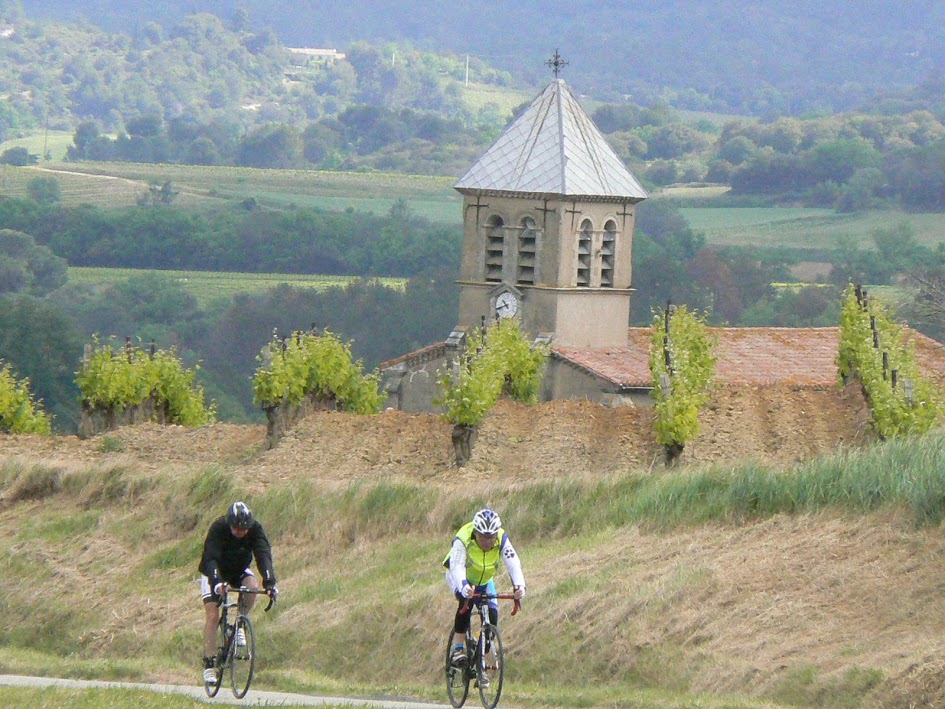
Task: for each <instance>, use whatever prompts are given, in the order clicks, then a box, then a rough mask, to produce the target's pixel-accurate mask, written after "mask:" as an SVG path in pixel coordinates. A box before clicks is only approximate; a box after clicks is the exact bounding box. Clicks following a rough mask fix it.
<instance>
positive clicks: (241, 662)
mask: <svg viewBox="0 0 945 709" xmlns="http://www.w3.org/2000/svg"><path fill="white" fill-rule="evenodd" d="M230 591H233V592H234V593H238V594H239V598H238V599H237V600H236V601H228V600H227V594H228V593H229V592H230ZM250 593H265V594H266V595H268V596H269V605H267V606H266V610H267V611H268V610H269V609H270V608H272V604H273V603H274V602H275V598H274V597H273V595H272V593H270V592H269V591H267V590H263V589H260V588H246V587H245V586H240V587H239V588H224V590H223V603H221V604H220V622H219V624H218V625H217V654H216V663H215V664H214V669H215V670H216V681H215V682H204V689H206V690H207V696H209V697H215V696H217V692H219V691H220V687H221V686H222V684H223V675H224V673H225V672H226V671H227V670H229V673H230V684H231V686H232V688H233V695H234V696H235V697H236V698H237V699H242V698H243V697H245V696H246V693H247V692H248V691H249V685H250V683H251V682H252V681H253V671H254V670H255V668H256V636H255V635H254V634H253V623H252V621H251V620H250V619H249V616H248V615H247V614H246V613H247V609H246V600H247V596H248V594H250ZM231 610H232V611H233V612H234V613H235V614H236V617H235V618H234V619H233V621H232V622H230V620H229V614H230V611H231ZM241 630H242V631H243V638H244V639H245V642H242V643H241V642H238V640H237V639H238V638H239V636H240V631H241Z"/></svg>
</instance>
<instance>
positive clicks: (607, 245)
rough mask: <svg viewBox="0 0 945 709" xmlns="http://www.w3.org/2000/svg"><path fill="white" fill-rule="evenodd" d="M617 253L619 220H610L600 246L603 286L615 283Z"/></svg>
mask: <svg viewBox="0 0 945 709" xmlns="http://www.w3.org/2000/svg"><path fill="white" fill-rule="evenodd" d="M616 254H617V222H615V221H614V220H613V219H610V220H608V222H607V223H606V224H605V225H604V237H603V239H602V241H601V248H600V284H601V287H603V288H612V287H613V285H614V258H615V256H616Z"/></svg>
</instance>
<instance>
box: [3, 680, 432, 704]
mask: <svg viewBox="0 0 945 709" xmlns="http://www.w3.org/2000/svg"><path fill="white" fill-rule="evenodd" d="M0 685H4V686H8V687H62V688H64V689H97V688H121V689H143V690H147V691H149V692H160V693H161V694H183V695H184V696H187V697H191V698H193V699H201V700H203V701H205V702H206V703H208V704H240V705H245V706H257V707H260V706H262V707H284V706H300V707H322V706H336V707H342V706H347V707H376V708H377V709H439V708H440V707H441V706H442V705H439V704H432V703H423V702H405V701H397V700H392V699H383V698H381V699H354V698H351V697H325V696H316V695H312V694H289V693H287V692H261V691H257V690H255V689H251V690H249V692H248V693H247V694H246V696H245V697H244V698H243V699H237V698H236V697H234V696H233V694H232V692H230V691H229V688H228V687H225V686H224V687H221V688H220V693H219V694H218V695H217V696H216V697H215V698H214V699H210V698H209V697H207V695H206V693H205V692H204V690H203V687H199V686H196V685H194V686H186V685H180V684H141V683H137V682H104V681H100V680H84V679H56V678H53V677H24V676H22V675H0Z"/></svg>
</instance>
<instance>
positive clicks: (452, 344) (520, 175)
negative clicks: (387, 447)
mask: <svg viewBox="0 0 945 709" xmlns="http://www.w3.org/2000/svg"><path fill="white" fill-rule="evenodd" d="M455 188H456V190H457V191H458V192H459V193H460V194H462V195H463V252H462V264H461V271H460V278H459V281H458V282H459V285H460V309H459V322H458V324H457V326H456V328H455V329H454V331H453V332H452V333H451V334H450V336H449V337H448V338H447V340H445V341H444V342H442V343H438V344H435V345H431V346H430V347H427V348H424V349H423V350H420V351H419V352H415V353H412V354H410V355H406V356H404V357H401V358H398V359H396V360H391V361H389V362H385V363H384V364H382V365H381V369H382V372H383V374H384V377H385V382H386V385H387V388H388V392H389V393H390V395H391V401H390V405H392V406H395V407H396V408H402V409H406V410H428V409H429V408H430V404H429V403H428V402H429V401H430V400H431V399H432V395H433V394H434V393H435V376H436V371H437V370H438V369H441V368H443V367H444V366H447V365H448V363H449V361H451V360H452V358H454V357H455V356H456V354H457V350H458V348H461V347H462V346H463V345H464V341H465V335H466V333H468V332H470V331H471V330H472V329H473V328H476V327H484V326H487V325H488V324H489V323H490V322H492V321H493V320H494V319H495V318H505V317H516V318H518V319H519V320H520V321H521V323H522V328H523V330H524V331H525V332H526V333H527V334H528V335H529V336H531V337H532V338H536V339H542V340H544V341H546V342H548V343H550V344H551V345H552V346H553V347H555V348H567V349H570V350H574V351H583V350H588V349H600V348H616V349H622V348H625V347H626V346H627V340H628V324H629V320H630V300H631V294H632V292H633V289H632V287H631V280H632V267H631V263H632V254H633V224H634V213H635V207H636V205H637V204H639V203H640V202H641V201H642V200H644V199H646V196H647V195H646V191H645V190H644V189H643V187H641V186H640V183H639V182H638V181H637V180H636V178H634V176H633V175H631V174H630V172H629V171H628V170H627V168H626V167H625V166H624V164H623V162H622V161H621V160H620V158H619V157H617V155H616V154H615V153H614V151H613V150H612V149H611V147H610V146H609V145H608V144H607V142H606V140H605V139H604V137H603V135H601V133H600V131H599V130H598V129H597V127H596V126H595V125H594V122H593V121H592V120H591V119H590V117H589V116H588V115H587V114H586V113H585V112H584V110H583V109H582V108H581V106H580V104H579V103H578V101H577V99H576V98H575V96H574V95H573V94H572V93H571V90H570V89H569V88H568V86H567V84H566V83H565V82H564V80H563V79H560V78H555V79H553V80H552V81H551V83H550V84H548V86H547V87H546V88H545V90H544V91H543V92H542V93H541V94H540V95H539V96H538V97H537V98H536V99H535V100H534V101H533V102H532V103H531V105H530V106H529V107H528V108H527V109H526V110H525V111H524V112H523V113H522V114H521V115H520V116H519V117H518V118H517V119H516V120H515V121H514V122H513V123H512V124H511V125H510V126H509V127H508V128H507V129H506V130H505V132H504V133H503V134H502V135H501V136H500V137H499V139H498V140H497V141H496V142H495V143H494V144H493V145H492V147H490V148H489V149H488V150H487V151H486V153H485V154H484V155H482V157H480V158H479V160H478V161H477V162H476V163H475V164H474V165H473V166H472V167H471V168H470V169H469V171H468V172H467V173H466V174H465V175H464V176H463V177H462V178H461V179H460V180H459V182H457V183H456V185H455ZM559 364H560V366H558V365H559ZM643 364H644V367H645V366H646V362H644V363H643ZM582 369H583V368H582V367H581V366H580V365H578V364H576V363H574V362H570V361H569V360H567V359H566V358H564V359H561V358H554V357H553V358H552V361H551V362H549V367H548V370H547V371H546V375H545V387H544V389H545V391H543V393H542V398H544V399H556V398H566V397H568V396H580V397H582V398H585V397H589V398H592V399H600V398H608V397H607V396H605V394H612V393H613V392H607V391H602V390H601V386H600V382H598V381H596V380H597V378H598V377H597V376H596V375H595V374H594V373H593V372H585V373H584V374H583V375H582V374H581V371H580V370H582ZM588 378H589V379H588ZM584 380H588V381H584ZM606 388H607V387H605V389H606ZM610 398H612V397H610Z"/></svg>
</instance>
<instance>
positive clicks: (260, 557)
mask: <svg viewBox="0 0 945 709" xmlns="http://www.w3.org/2000/svg"><path fill="white" fill-rule="evenodd" d="M254 557H255V559H256V567H257V568H258V569H259V573H260V574H262V578H263V588H264V589H266V590H267V591H268V592H269V595H270V596H271V597H272V599H273V600H275V598H276V595H277V594H278V591H277V589H276V573H275V571H274V570H273V568H272V547H271V546H270V544H269V539H267V538H266V532H265V530H263V526H262V525H261V524H260V523H259V522H258V521H257V520H255V519H253V513H252V512H251V511H250V509H249V507H247V506H246V504H245V503H243V502H234V503H233V504H232V505H231V506H230V508H229V510H227V513H226V514H225V515H224V516H223V517H219V518H217V519H216V520H214V521H213V524H211V525H210V530H209V531H208V532H207V538H206V539H205V540H204V543H203V556H201V557H200V573H201V577H200V595H201V597H202V598H203V607H204V610H205V611H206V615H207V622H206V625H204V630H203V638H204V654H203V667H204V673H203V674H204V681H207V682H214V681H216V680H215V675H214V672H213V666H214V662H215V661H216V658H215V651H216V631H217V624H218V623H219V622H220V608H219V605H220V603H222V602H223V590H224V584H226V585H227V586H229V587H231V588H236V587H239V586H246V587H247V588H259V582H258V581H257V580H256V577H255V576H254V575H253V572H252V571H250V568H249V567H250V564H252V562H253V558H254ZM255 600H256V597H255V596H254V595H252V594H247V595H246V606H247V611H248V610H249V609H250V608H252V607H253V603H254V602H255ZM239 640H240V638H239V637H237V642H239ZM243 642H244V643H245V642H246V641H245V639H244V640H243ZM208 678H209V679H208Z"/></svg>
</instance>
